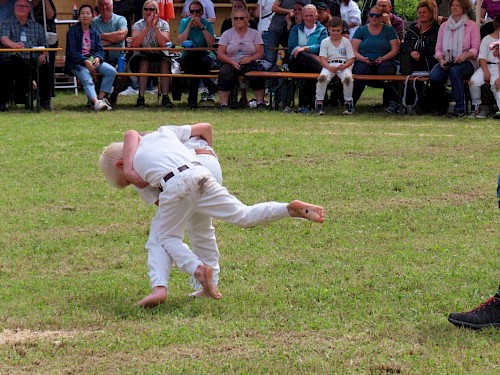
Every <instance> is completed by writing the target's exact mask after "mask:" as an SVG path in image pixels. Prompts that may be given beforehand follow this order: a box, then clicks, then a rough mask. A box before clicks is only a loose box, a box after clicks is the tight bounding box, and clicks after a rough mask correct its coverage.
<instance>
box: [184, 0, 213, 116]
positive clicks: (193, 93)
mask: <svg viewBox="0 0 500 375" xmlns="http://www.w3.org/2000/svg"><path fill="white" fill-rule="evenodd" d="M189 13H190V14H191V16H190V17H188V18H183V19H182V20H181V23H180V25H179V36H178V37H177V42H178V44H182V43H183V42H185V41H186V40H189V41H191V42H192V43H193V47H212V46H213V44H214V43H215V36H214V28H213V25H212V23H211V22H209V21H208V20H207V19H206V18H201V15H202V14H203V6H202V5H201V3H200V2H199V1H196V0H195V1H193V2H192V3H191V4H190V5H189ZM214 60H215V54H214V53H213V52H212V51H189V48H185V49H184V51H183V52H182V56H181V68H182V70H184V71H185V72H186V73H189V74H209V73H210V69H212V65H213V63H214ZM203 83H204V85H205V86H206V87H207V89H208V95H213V94H215V93H216V92H217V87H215V84H214V83H213V82H212V80H211V79H210V78H203ZM199 85H200V79H199V78H190V79H189V97H188V105H189V107H191V108H193V109H194V108H197V107H198V87H199Z"/></svg>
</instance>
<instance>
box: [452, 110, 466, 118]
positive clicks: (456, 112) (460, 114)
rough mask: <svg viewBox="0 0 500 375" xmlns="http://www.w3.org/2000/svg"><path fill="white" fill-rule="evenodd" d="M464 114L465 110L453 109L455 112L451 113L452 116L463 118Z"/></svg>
mask: <svg viewBox="0 0 500 375" xmlns="http://www.w3.org/2000/svg"><path fill="white" fill-rule="evenodd" d="M464 116H465V112H464V111H460V110H453V113H452V114H451V117H453V118H462V117H464Z"/></svg>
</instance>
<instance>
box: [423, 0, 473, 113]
mask: <svg viewBox="0 0 500 375" xmlns="http://www.w3.org/2000/svg"><path fill="white" fill-rule="evenodd" d="M449 4H450V11H451V14H450V17H449V18H448V20H447V21H446V22H443V23H442V24H441V26H440V27H439V34H438V40H437V44H436V54H435V55H434V57H435V58H436V59H437V61H438V62H439V64H436V65H435V66H434V69H432V71H431V75H430V79H431V84H433V85H434V87H435V88H436V90H437V91H436V92H439V94H440V95H439V96H440V97H442V98H446V96H447V95H446V90H445V85H446V82H447V81H448V78H449V79H450V81H451V91H452V94H453V99H454V101H455V109H454V111H453V114H452V116H453V117H463V116H465V88H464V79H468V78H470V77H471V76H472V74H473V73H474V71H475V70H476V68H477V67H478V62H477V55H478V53H479V47H480V44H481V36H480V32H479V27H478V26H477V24H476V23H475V22H474V21H471V20H470V19H469V17H468V16H467V12H468V11H469V9H470V8H471V3H470V1H469V0H451V1H450V3H449ZM445 108H447V102H445V103H443V105H442V107H441V111H440V113H439V114H445V113H446V111H445Z"/></svg>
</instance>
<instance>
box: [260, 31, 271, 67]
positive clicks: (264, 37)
mask: <svg viewBox="0 0 500 375" xmlns="http://www.w3.org/2000/svg"><path fill="white" fill-rule="evenodd" d="M262 40H263V41H264V58H265V59H266V60H269V61H271V60H270V59H271V56H269V46H268V43H269V31H263V32H262Z"/></svg>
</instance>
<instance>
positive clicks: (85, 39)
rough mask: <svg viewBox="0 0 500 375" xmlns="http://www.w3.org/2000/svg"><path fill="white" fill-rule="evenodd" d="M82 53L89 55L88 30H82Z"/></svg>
mask: <svg viewBox="0 0 500 375" xmlns="http://www.w3.org/2000/svg"><path fill="white" fill-rule="evenodd" d="M82 38H83V39H82V55H83V56H87V55H90V49H91V47H92V46H91V45H90V30H87V31H84V32H83V37H82Z"/></svg>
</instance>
